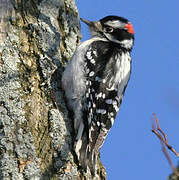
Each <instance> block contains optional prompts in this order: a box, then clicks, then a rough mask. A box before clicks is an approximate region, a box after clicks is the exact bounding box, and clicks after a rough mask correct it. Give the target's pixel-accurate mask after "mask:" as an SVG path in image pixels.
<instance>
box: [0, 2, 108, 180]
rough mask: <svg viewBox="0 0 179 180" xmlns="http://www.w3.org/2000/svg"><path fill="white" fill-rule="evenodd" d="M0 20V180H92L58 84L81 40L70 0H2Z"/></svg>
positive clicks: (100, 176) (101, 174)
mask: <svg viewBox="0 0 179 180" xmlns="http://www.w3.org/2000/svg"><path fill="white" fill-rule="evenodd" d="M0 15H1V16H0V17H1V19H0V179H3V180H9V179H13V180H16V179H17V180H24V179H42V180H44V179H61V180H70V179H72V180H75V179H91V176H90V173H89V172H88V173H83V172H82V171H81V170H80V169H79V168H78V162H77V160H76V158H75V155H74V152H73V148H72V147H73V139H74V137H73V121H72V118H70V113H69V112H68V109H67V107H66V102H65V97H64V92H63V91H62V89H61V83H60V79H61V73H62V71H63V68H64V67H63V66H64V64H65V62H66V61H68V60H69V59H70V57H71V56H72V54H73V52H74V50H75V48H76V46H77V44H78V43H79V42H80V38H81V34H80V24H79V15H78V10H77V8H76V5H75V2H74V0H0ZM105 174H106V173H105V169H104V167H103V166H102V164H101V163H100V161H99V162H98V173H97V175H96V177H95V178H94V179H106V177H105Z"/></svg>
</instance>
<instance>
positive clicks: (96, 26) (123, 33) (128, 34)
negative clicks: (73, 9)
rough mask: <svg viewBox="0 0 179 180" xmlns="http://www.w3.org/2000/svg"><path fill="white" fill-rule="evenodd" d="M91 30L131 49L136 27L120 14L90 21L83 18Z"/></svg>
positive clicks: (92, 32) (94, 33)
mask: <svg viewBox="0 0 179 180" xmlns="http://www.w3.org/2000/svg"><path fill="white" fill-rule="evenodd" d="M81 20H82V21H83V22H84V23H86V24H87V25H88V27H89V29H90V31H91V34H92V36H99V37H103V38H106V39H107V40H108V41H111V42H113V43H117V44H119V45H121V46H122V47H124V48H127V49H131V48H132V46H133V41H134V29H133V26H132V24H131V23H130V22H129V21H128V20H127V19H125V18H123V17H119V16H106V17H104V18H103V19H100V20H99V21H88V20H86V19H83V18H81Z"/></svg>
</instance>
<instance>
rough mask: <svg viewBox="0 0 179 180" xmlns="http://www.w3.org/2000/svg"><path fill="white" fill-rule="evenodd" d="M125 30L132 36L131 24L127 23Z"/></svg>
mask: <svg viewBox="0 0 179 180" xmlns="http://www.w3.org/2000/svg"><path fill="white" fill-rule="evenodd" d="M125 28H126V29H127V30H128V32H129V33H131V34H134V29H133V26H132V24H131V23H127V24H126V25H125Z"/></svg>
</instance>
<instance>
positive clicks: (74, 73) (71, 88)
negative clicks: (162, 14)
mask: <svg viewBox="0 0 179 180" xmlns="http://www.w3.org/2000/svg"><path fill="white" fill-rule="evenodd" d="M81 20H82V21H83V22H85V23H86V24H87V25H88V26H89V28H90V31H91V34H92V37H91V38H90V39H89V40H87V41H85V42H83V43H82V44H81V45H80V46H79V47H77V49H76V51H75V52H74V55H73V57H72V59H71V61H70V62H69V64H68V65H67V67H66V69H65V71H64V73H63V76H62V85H63V89H64V91H65V94H66V97H67V100H68V104H69V106H70V108H71V109H72V110H73V112H74V129H75V133H76V139H75V142H74V150H75V152H76V154H77V157H78V160H79V163H80V165H81V166H82V167H83V168H84V169H86V168H87V166H88V167H89V168H90V170H91V172H92V174H93V175H94V174H95V164H96V159H97V156H98V153H99V150H100V148H101V146H102V144H103V142H104V140H105V138H106V136H107V134H108V132H109V130H110V128H111V126H112V125H113V123H114V119H115V117H116V114H117V112H118V110H119V107H120V104H121V101H122V98H123V95H124V92H125V88H126V86H127V83H128V80H129V78H130V73H131V56H130V52H131V49H132V46H133V41H134V30H133V27H132V25H131V23H130V22H129V21H128V20H127V19H125V18H122V17H118V16H107V17H105V18H103V19H101V20H100V21H88V20H85V19H81Z"/></svg>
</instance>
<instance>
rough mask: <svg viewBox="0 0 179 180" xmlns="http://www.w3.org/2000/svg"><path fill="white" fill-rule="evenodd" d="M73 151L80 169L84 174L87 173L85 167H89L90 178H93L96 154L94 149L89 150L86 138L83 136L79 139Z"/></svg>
mask: <svg viewBox="0 0 179 180" xmlns="http://www.w3.org/2000/svg"><path fill="white" fill-rule="evenodd" d="M74 149H75V152H76V155H77V157H78V161H79V164H80V165H81V167H82V168H83V169H84V170H85V172H87V167H89V169H90V171H91V174H92V176H95V171H96V170H95V169H96V160H97V154H96V152H95V151H94V149H91V148H90V146H89V142H88V140H87V138H85V136H83V137H82V139H79V140H78V141H77V142H76V143H75V145H74Z"/></svg>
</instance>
